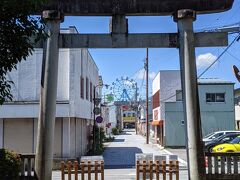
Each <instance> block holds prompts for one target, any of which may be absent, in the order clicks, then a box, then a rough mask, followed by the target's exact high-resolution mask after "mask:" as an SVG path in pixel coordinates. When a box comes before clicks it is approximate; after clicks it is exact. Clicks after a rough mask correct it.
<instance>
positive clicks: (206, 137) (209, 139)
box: [203, 130, 240, 142]
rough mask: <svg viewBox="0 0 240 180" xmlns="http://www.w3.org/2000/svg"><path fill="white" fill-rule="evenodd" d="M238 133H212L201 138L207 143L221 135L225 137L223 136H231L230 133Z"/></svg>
mask: <svg viewBox="0 0 240 180" xmlns="http://www.w3.org/2000/svg"><path fill="white" fill-rule="evenodd" d="M239 132H240V131H234V130H233V131H216V132H213V133H211V134H208V135H207V136H205V137H204V138H203V142H209V141H212V140H214V139H216V138H218V137H220V136H222V135H225V134H231V133H239Z"/></svg>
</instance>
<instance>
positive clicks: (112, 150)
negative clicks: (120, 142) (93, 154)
mask: <svg viewBox="0 0 240 180" xmlns="http://www.w3.org/2000/svg"><path fill="white" fill-rule="evenodd" d="M136 153H142V150H141V149H140V148H137V147H107V148H106V149H105V151H104V153H103V157H104V163H105V168H106V169H118V168H132V167H135V154H136Z"/></svg>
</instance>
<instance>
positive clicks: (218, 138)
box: [215, 134, 226, 141]
mask: <svg viewBox="0 0 240 180" xmlns="http://www.w3.org/2000/svg"><path fill="white" fill-rule="evenodd" d="M225 137H226V135H225V134H224V135H221V136H219V137H217V138H216V139H215V140H216V141H221V140H223V139H224V138H225Z"/></svg>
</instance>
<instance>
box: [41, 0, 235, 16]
mask: <svg viewBox="0 0 240 180" xmlns="http://www.w3.org/2000/svg"><path fill="white" fill-rule="evenodd" d="M50 1H51V0H50ZM52 2H54V4H55V8H56V6H57V8H58V9H59V10H60V11H61V12H62V13H64V15H65V16H112V15H128V16H154V15H156V16H163V15H172V14H173V13H174V12H176V11H177V10H180V9H192V10H195V11H196V12H197V13H198V14H205V13H215V12H222V11H226V10H229V9H231V7H232V5H233V2H234V0H52ZM53 8H54V7H51V6H49V5H48V6H45V7H44V8H43V9H42V10H50V9H52V10H53ZM39 13H40V12H39Z"/></svg>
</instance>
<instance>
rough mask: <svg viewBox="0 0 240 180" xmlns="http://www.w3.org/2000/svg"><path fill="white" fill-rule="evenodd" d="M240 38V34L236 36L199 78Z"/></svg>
mask: <svg viewBox="0 0 240 180" xmlns="http://www.w3.org/2000/svg"><path fill="white" fill-rule="evenodd" d="M239 38H240V35H238V36H237V37H235V38H234V40H233V41H232V42H231V43H230V44H229V45H228V46H227V47H226V48H225V49H224V51H223V52H222V53H221V54H220V55H219V56H218V57H217V59H216V60H215V61H213V62H212V63H211V64H210V65H209V66H208V67H207V68H206V69H205V70H204V71H203V72H202V73H201V74H200V75H199V76H198V78H200V77H202V76H203V75H204V74H205V73H206V72H207V71H208V70H209V69H210V68H211V67H212V66H213V65H214V64H215V63H216V62H217V61H218V60H219V59H220V58H221V57H222V56H223V55H224V54H225V52H227V50H228V49H229V48H230V47H231V46H232V45H233V44H234V43H235V42H236V41H238V40H239Z"/></svg>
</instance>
